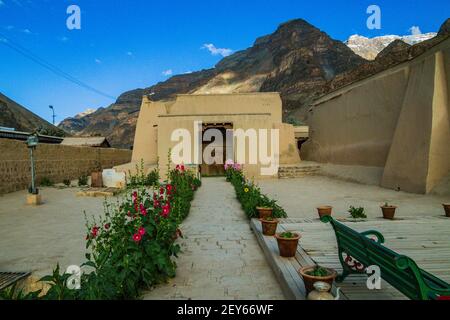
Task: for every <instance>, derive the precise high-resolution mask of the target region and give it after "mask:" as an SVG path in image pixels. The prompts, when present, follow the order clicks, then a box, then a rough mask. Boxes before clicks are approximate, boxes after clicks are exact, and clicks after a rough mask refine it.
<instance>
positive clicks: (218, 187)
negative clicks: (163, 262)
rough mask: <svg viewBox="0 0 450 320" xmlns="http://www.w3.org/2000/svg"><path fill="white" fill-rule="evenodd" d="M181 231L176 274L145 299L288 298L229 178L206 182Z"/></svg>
mask: <svg viewBox="0 0 450 320" xmlns="http://www.w3.org/2000/svg"><path fill="white" fill-rule="evenodd" d="M182 230H183V233H184V237H185V238H184V239H183V240H181V241H180V244H181V246H182V250H183V253H181V254H180V257H179V258H178V259H177V264H178V269H177V276H176V277H175V278H174V279H173V280H171V281H170V282H169V283H168V284H165V285H161V286H158V287H157V288H156V289H154V290H153V291H150V292H147V293H145V294H144V299H194V300H203V299H250V300H256V299H284V296H283V294H282V292H281V289H280V286H279V284H278V282H277V280H276V279H275V276H274V274H273V272H272V270H271V269H270V267H269V265H268V264H267V262H266V260H265V257H264V254H263V252H262V250H261V248H260V247H259V245H258V243H257V240H256V238H255V236H254V234H253V233H252V231H251V230H250V227H249V222H248V220H247V218H246V217H245V215H244V212H243V211H242V209H241V208H240V204H239V202H238V201H237V199H236V197H235V194H234V190H233V188H232V186H231V185H230V184H229V183H227V182H226V181H225V179H223V178H205V179H203V186H202V187H201V188H200V189H199V191H198V192H197V194H196V196H195V199H194V201H193V203H192V209H191V212H190V214H189V217H188V218H187V219H186V220H185V222H184V224H183V226H182Z"/></svg>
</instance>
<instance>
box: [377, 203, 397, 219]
mask: <svg viewBox="0 0 450 320" xmlns="http://www.w3.org/2000/svg"><path fill="white" fill-rule="evenodd" d="M381 210H382V211H383V218H384V219H388V220H394V216H395V210H397V207H396V206H382V207H381Z"/></svg>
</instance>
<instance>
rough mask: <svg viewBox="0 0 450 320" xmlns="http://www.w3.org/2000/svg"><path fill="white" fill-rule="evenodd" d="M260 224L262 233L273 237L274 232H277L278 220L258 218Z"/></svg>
mask: <svg viewBox="0 0 450 320" xmlns="http://www.w3.org/2000/svg"><path fill="white" fill-rule="evenodd" d="M259 221H261V224H262V232H263V235H265V236H269V237H273V236H274V235H275V233H277V227H278V220H277V219H273V220H266V219H259Z"/></svg>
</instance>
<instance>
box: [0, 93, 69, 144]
mask: <svg viewBox="0 0 450 320" xmlns="http://www.w3.org/2000/svg"><path fill="white" fill-rule="evenodd" d="M0 127H8V128H14V129H16V130H17V131H25V132H33V131H35V130H40V131H41V132H42V133H43V134H49V135H58V136H61V135H63V134H64V131H63V130H61V129H60V128H57V127H55V126H53V125H52V124H50V123H49V122H47V121H45V120H44V119H42V118H41V117H39V116H37V115H36V114H34V113H33V112H31V111H29V110H27V109H26V108H25V107H23V106H21V105H19V104H18V103H16V102H15V101H13V100H11V99H10V98H8V97H7V96H5V95H3V94H2V93H0Z"/></svg>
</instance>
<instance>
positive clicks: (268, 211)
mask: <svg viewBox="0 0 450 320" xmlns="http://www.w3.org/2000/svg"><path fill="white" fill-rule="evenodd" d="M256 210H257V211H258V214H259V218H260V219H266V218H269V217H272V214H273V208H268V207H256Z"/></svg>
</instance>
